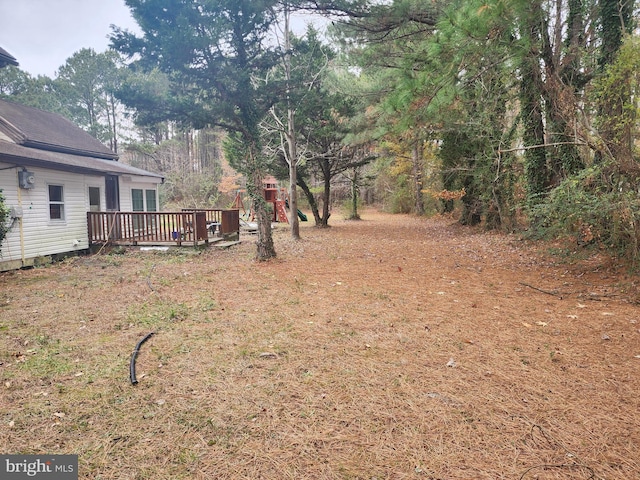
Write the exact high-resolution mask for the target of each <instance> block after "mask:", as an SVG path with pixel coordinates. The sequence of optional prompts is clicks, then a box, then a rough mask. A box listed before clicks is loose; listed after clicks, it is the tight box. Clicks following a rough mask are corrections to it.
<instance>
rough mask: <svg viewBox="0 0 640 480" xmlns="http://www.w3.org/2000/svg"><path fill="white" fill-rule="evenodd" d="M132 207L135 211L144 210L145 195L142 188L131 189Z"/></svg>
mask: <svg viewBox="0 0 640 480" xmlns="http://www.w3.org/2000/svg"><path fill="white" fill-rule="evenodd" d="M131 209H132V210H133V211H134V212H144V196H143V193H142V189H139V188H132V189H131Z"/></svg>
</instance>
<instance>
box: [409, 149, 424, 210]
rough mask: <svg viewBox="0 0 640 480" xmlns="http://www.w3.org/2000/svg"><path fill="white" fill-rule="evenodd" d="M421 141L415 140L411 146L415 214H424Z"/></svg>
mask: <svg viewBox="0 0 640 480" xmlns="http://www.w3.org/2000/svg"><path fill="white" fill-rule="evenodd" d="M421 153H422V142H421V141H420V140H416V141H415V142H414V143H413V146H412V148H411V160H412V162H413V167H412V168H413V189H414V195H415V200H416V204H415V209H416V214H417V215H424V197H423V195H422V155H421Z"/></svg>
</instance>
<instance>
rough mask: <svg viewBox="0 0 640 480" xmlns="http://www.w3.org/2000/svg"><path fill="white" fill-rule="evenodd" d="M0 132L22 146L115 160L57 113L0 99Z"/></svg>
mask: <svg viewBox="0 0 640 480" xmlns="http://www.w3.org/2000/svg"><path fill="white" fill-rule="evenodd" d="M0 132H4V133H5V134H6V135H7V136H8V137H9V138H11V139H12V140H13V141H14V142H16V143H18V144H20V145H23V146H25V147H34V148H40V149H42V150H50V151H53V152H63V153H72V154H77V155H85V156H91V157H98V158H104V159H107V160H116V159H117V158H118V155H117V154H115V153H113V152H112V151H111V150H109V149H108V148H107V147H105V146H104V145H103V144H102V143H100V142H99V141H98V140H97V139H95V138H93V137H92V136H91V135H90V134H88V133H87V132H85V131H84V130H82V129H81V128H79V127H78V126H77V125H75V124H74V123H73V122H71V121H70V120H67V119H66V118H64V117H63V116H62V115H58V114H57V113H51V112H45V111H44V110H39V109H37V108H33V107H27V106H26V105H20V104H18V103H13V102H8V101H6V100H0Z"/></svg>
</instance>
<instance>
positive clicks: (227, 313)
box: [0, 210, 640, 480]
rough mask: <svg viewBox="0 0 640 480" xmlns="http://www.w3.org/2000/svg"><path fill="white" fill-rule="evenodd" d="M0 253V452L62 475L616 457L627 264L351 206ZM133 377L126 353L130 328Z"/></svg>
mask: <svg viewBox="0 0 640 480" xmlns="http://www.w3.org/2000/svg"><path fill="white" fill-rule="evenodd" d="M332 224H333V227H332V228H330V229H326V230H318V229H315V228H313V227H311V226H304V225H303V228H302V236H303V240H302V241H300V242H293V241H292V240H291V239H290V238H289V235H288V230H287V228H286V226H281V227H280V228H278V229H277V230H276V232H275V234H274V236H275V242H276V249H277V252H278V258H277V259H276V260H275V261H272V262H268V263H255V262H254V261H253V256H254V253H255V246H254V239H253V238H252V237H250V236H244V237H243V243H242V244H240V245H238V246H235V247H232V248H230V249H228V250H218V249H213V248H210V249H208V250H206V251H203V252H200V253H197V252H192V251H186V250H178V251H173V252H171V253H141V252H139V251H134V250H130V251H127V252H126V253H124V254H115V253H111V254H101V255H97V256H90V257H78V258H73V259H69V260H66V261H64V262H62V263H59V264H55V265H52V266H48V267H44V268H37V269H32V270H24V271H16V272H8V273H4V274H0V374H1V377H2V383H1V384H0V422H1V424H0V452H2V453H21V454H60V453H66V454H77V455H79V467H80V478H82V479H367V480H372V479H378V480H380V479H443V480H444V479H527V480H530V479H592V478H593V479H624V480H627V479H638V478H640V416H639V415H640V408H639V407H640V390H639V388H638V387H639V382H638V370H639V368H640V330H639V329H640V310H639V307H638V298H639V295H638V290H637V285H636V284H637V283H638V277H636V276H633V275H630V274H626V273H624V272H623V271H622V270H620V269H617V268H616V267H615V265H614V264H613V263H611V262H608V261H606V260H604V259H602V258H601V257H599V256H584V259H582V260H580V261H578V262H572V263H569V262H568V261H567V260H566V257H564V258H563V257H559V256H550V255H549V247H550V246H549V245H540V244H537V245H532V244H528V243H527V242H524V241H522V240H520V239H519V238H518V237H517V236H508V235H500V234H493V233H486V232H482V231H478V230H472V229H468V228H463V227H460V226H457V225H456V224H455V222H454V221H453V220H451V219H443V218H435V219H418V218H414V217H409V216H401V215H397V216H391V215H386V214H382V213H378V212H375V211H372V210H367V211H365V212H364V214H363V220H362V221H359V222H347V221H343V220H341V219H339V218H336V219H335V220H333V219H332ZM150 332H155V334H154V336H152V337H151V338H150V339H149V340H148V341H147V342H146V343H144V344H143V345H142V346H141V348H140V353H139V356H138V358H137V364H136V366H137V369H136V373H137V379H138V380H139V383H138V384H137V385H132V384H131V383H130V377H129V363H130V358H131V354H132V351H133V349H134V348H135V346H136V344H137V342H138V341H140V339H142V338H143V337H144V336H145V335H147V334H148V333H150Z"/></svg>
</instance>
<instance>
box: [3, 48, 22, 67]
mask: <svg viewBox="0 0 640 480" xmlns="http://www.w3.org/2000/svg"><path fill="white" fill-rule="evenodd" d="M7 65H13V66H14V67H17V66H18V60H16V58H15V57H14V56H13V55H11V54H10V53H9V52H7V51H6V50H5V49H4V48H2V47H0V68H2V67H6V66H7Z"/></svg>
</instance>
